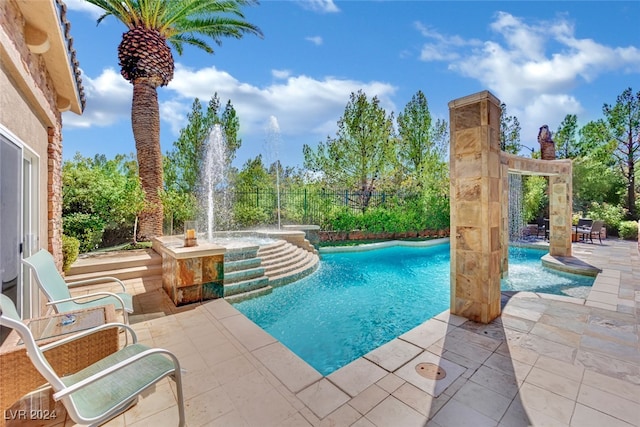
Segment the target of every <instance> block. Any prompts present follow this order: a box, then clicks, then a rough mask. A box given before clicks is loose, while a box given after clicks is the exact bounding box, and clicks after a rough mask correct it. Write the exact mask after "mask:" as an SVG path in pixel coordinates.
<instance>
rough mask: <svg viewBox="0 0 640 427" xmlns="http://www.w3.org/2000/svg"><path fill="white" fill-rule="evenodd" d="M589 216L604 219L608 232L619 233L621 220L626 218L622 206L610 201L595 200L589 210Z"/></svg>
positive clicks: (594, 218)
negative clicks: (611, 203)
mask: <svg viewBox="0 0 640 427" xmlns="http://www.w3.org/2000/svg"><path fill="white" fill-rule="evenodd" d="M587 218H591V219H593V220H596V219H601V220H603V221H604V223H605V225H606V227H607V232H608V233H609V234H612V232H614V233H617V232H618V228H619V226H620V222H621V221H622V219H623V218H624V209H623V208H622V207H621V206H616V205H610V204H609V203H598V202H593V203H591V206H590V207H589V210H588V211H587Z"/></svg>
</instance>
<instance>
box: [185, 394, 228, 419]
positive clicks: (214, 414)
mask: <svg viewBox="0 0 640 427" xmlns="http://www.w3.org/2000/svg"><path fill="white" fill-rule="evenodd" d="M233 409H234V407H233V403H232V402H231V399H229V396H227V394H226V392H225V390H224V389H223V388H222V387H217V388H214V389H212V390H209V391H207V392H205V393H202V394H199V395H198V396H195V397H193V398H191V399H189V400H187V401H185V413H186V417H187V425H193V426H201V425H205V424H209V423H211V422H212V421H213V420H215V419H216V418H218V417H220V416H222V415H224V414H226V413H228V412H231V411H232V410H233Z"/></svg>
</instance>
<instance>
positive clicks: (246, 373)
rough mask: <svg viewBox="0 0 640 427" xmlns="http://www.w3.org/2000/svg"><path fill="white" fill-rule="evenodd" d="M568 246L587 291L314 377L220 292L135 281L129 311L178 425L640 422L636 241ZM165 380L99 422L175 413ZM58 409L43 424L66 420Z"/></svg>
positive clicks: (410, 341) (449, 325)
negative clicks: (204, 296) (423, 370)
mask: <svg viewBox="0 0 640 427" xmlns="http://www.w3.org/2000/svg"><path fill="white" fill-rule="evenodd" d="M573 253H574V256H575V257H577V258H579V259H580V260H581V261H582V262H584V263H588V264H591V265H594V266H596V267H599V268H600V269H602V273H600V274H599V276H598V277H597V279H596V282H595V284H594V286H593V289H592V291H591V292H590V294H589V297H588V298H587V300H586V301H585V300H581V299H575V298H567V297H559V296H553V295H541V294H533V293H518V294H515V295H506V294H503V298H502V300H503V311H502V315H501V316H500V317H499V318H497V319H496V320H494V321H493V322H491V323H490V324H488V325H482V324H477V323H473V322H470V321H466V319H464V318H460V317H457V316H453V315H449V313H448V312H444V313H442V314H440V315H439V316H437V317H436V318H434V319H431V320H429V321H427V322H425V323H424V324H422V325H420V326H418V327H417V328H415V329H413V330H411V331H409V332H407V333H405V334H404V335H402V336H400V337H399V338H397V339H395V340H393V341H391V342H390V343H388V344H386V345H384V346H382V347H380V348H378V349H376V350H374V351H372V352H371V353H369V354H367V355H366V356H364V357H363V358H360V359H358V360H356V361H354V362H352V363H351V364H349V365H347V366H345V367H344V368H342V369H340V370H338V371H336V372H334V373H333V374H331V375H329V376H328V377H325V378H323V377H322V376H321V375H320V374H319V373H318V372H316V371H315V370H314V369H313V368H311V367H310V366H308V365H307V364H306V363H304V362H303V361H302V360H301V359H299V358H298V357H297V356H295V355H294V354H293V353H291V352H290V351H289V350H288V349H287V348H286V347H284V346H283V345H282V344H280V343H279V342H278V341H276V340H275V339H274V338H273V337H271V336H270V335H268V334H267V333H266V332H264V331H263V330H262V329H260V328H259V327H258V326H256V325H255V324H254V323H252V322H251V321H250V320H248V319H247V318H246V317H244V316H243V315H242V314H240V313H239V312H238V311H237V310H236V309H235V308H233V306H231V305H230V304H229V303H227V302H226V301H224V300H213V301H209V302H206V303H203V304H192V305H188V306H183V307H178V308H176V307H175V306H174V305H173V304H172V303H171V301H170V300H169V298H168V297H167V295H166V294H165V293H164V291H163V290H162V288H161V284H160V283H154V282H149V281H147V282H146V283H142V282H140V283H138V284H135V285H133V286H132V287H131V289H130V291H131V292H134V293H135V294H136V297H135V298H134V304H135V313H134V314H133V315H131V317H130V319H131V323H132V325H133V327H134V329H135V330H136V331H137V332H138V336H139V338H140V341H142V342H144V343H147V344H149V345H152V346H157V347H164V348H167V349H169V350H171V351H173V352H174V353H175V354H176V355H177V356H178V357H179V358H180V361H181V363H182V365H183V367H184V368H185V369H186V370H187V371H188V373H187V374H186V375H185V376H184V391H185V401H186V412H187V424H188V425H189V426H205V425H206V426H218V425H219V426H325V425H326V426H351V425H353V426H359V427H364V426H379V427H382V426H425V425H427V426H434V427H438V426H441V427H447V426H465V425H469V426H525V425H551V426H570V425H571V426H580V427H588V426H603V425H606V426H640V347H639V341H638V317H637V316H638V313H640V311H639V310H638V307H639V305H638V304H639V303H640V255H639V253H638V246H637V242H633V241H619V240H614V239H606V240H605V241H603V245H599V244H597V243H596V244H588V243H574V245H573ZM419 363H423V364H429V363H434V364H438V365H439V366H440V368H442V369H444V370H445V371H446V376H445V377H444V378H442V379H439V380H435V379H429V378H425V377H424V376H421V375H419V374H418V373H417V372H418V371H417V370H416V365H417V364H419ZM423 366H426V365H423ZM172 386H173V385H172V383H170V382H169V381H168V380H165V381H164V382H161V383H160V385H159V386H157V387H156V389H155V392H153V393H149V394H148V395H147V396H145V397H144V398H143V399H141V400H140V402H139V403H138V404H137V405H136V406H135V407H133V408H132V409H130V410H129V411H127V412H126V413H125V414H123V415H121V416H119V417H117V418H115V419H114V420H112V421H111V422H110V423H108V424H107V425H109V426H138V425H139V426H146V425H153V424H156V425H162V426H165V425H175V424H176V423H177V416H178V413H177V409H176V400H175V392H174V390H172ZM56 409H57V411H58V412H57V413H58V414H60V415H61V416H60V417H58V418H57V419H56V420H52V423H51V424H50V425H69V424H65V423H64V422H62V418H63V417H62V415H63V412H60V410H61V408H60V407H59V405H58V407H57V408H56ZM7 425H11V424H10V422H7Z"/></svg>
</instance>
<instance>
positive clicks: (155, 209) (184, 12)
mask: <svg viewBox="0 0 640 427" xmlns="http://www.w3.org/2000/svg"><path fill="white" fill-rule="evenodd" d="M87 1H89V3H92V4H94V5H96V6H98V7H100V8H101V9H103V10H104V11H105V13H104V14H103V15H102V16H100V18H99V19H98V23H100V22H102V20H103V19H105V18H106V17H107V16H110V15H111V16H114V17H115V18H116V19H118V20H119V21H121V22H122V23H124V24H125V26H126V27H127V31H126V32H125V33H124V34H123V35H122V42H121V43H120V45H119V46H118V59H119V65H120V67H121V70H120V73H121V74H122V76H123V77H124V78H125V79H126V80H127V81H129V82H130V83H131V84H132V85H133V100H132V106H131V125H132V128H133V137H134V139H135V143H136V151H137V155H138V167H139V172H138V173H139V175H140V180H141V183H142V188H143V189H144V192H145V198H146V202H147V203H146V207H145V210H144V211H143V212H142V214H141V216H140V230H139V237H140V238H141V239H145V240H146V239H148V238H150V237H153V236H157V235H162V222H163V213H162V203H161V199H160V197H161V190H162V187H163V173H162V172H163V164H162V163H163V159H162V151H161V149H160V110H159V105H158V93H157V88H158V87H161V86H166V85H167V84H169V82H170V81H171V80H172V79H173V71H174V65H175V64H174V59H173V55H172V53H171V48H170V47H169V44H171V46H173V48H174V49H175V50H176V52H177V53H178V54H179V55H181V54H182V52H183V47H184V45H191V46H195V47H197V48H200V49H203V50H204V51H206V52H208V53H213V48H212V47H211V46H210V44H209V43H208V41H207V40H206V38H209V39H212V40H213V41H214V42H215V43H216V44H218V45H220V44H221V43H222V39H223V38H225V37H233V38H241V37H242V36H243V35H244V34H255V35H259V36H262V32H261V31H260V29H259V28H258V27H256V26H255V25H253V24H250V23H248V22H246V21H245V20H244V15H243V13H242V10H241V7H242V6H246V5H251V4H254V2H253V1H251V0H224V1H220V0H87ZM203 36H204V37H205V38H202V37H203Z"/></svg>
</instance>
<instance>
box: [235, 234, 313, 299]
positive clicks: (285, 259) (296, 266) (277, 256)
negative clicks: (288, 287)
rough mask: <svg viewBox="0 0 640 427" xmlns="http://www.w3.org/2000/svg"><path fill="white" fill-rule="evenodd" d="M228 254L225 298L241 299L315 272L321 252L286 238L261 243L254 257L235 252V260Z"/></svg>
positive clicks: (265, 291) (264, 292) (257, 294)
mask: <svg viewBox="0 0 640 427" xmlns="http://www.w3.org/2000/svg"><path fill="white" fill-rule="evenodd" d="M227 259H228V258H227V256H226V254H225V274H224V298H225V299H229V300H231V301H239V300H243V299H247V298H254V297H256V296H260V295H264V294H266V293H269V292H271V289H272V288H273V287H274V286H282V285H285V284H288V283H291V282H294V281H296V280H298V279H301V278H302V277H304V276H307V275H309V274H311V273H312V272H314V271H315V270H316V268H318V263H319V260H320V258H319V256H318V254H317V253H315V252H312V251H310V250H309V248H307V247H306V246H305V247H304V248H302V247H299V246H296V245H295V244H292V243H290V242H287V241H285V240H279V241H277V242H275V243H270V244H268V245H264V246H261V247H260V248H259V249H258V250H257V251H256V253H255V254H254V258H251V255H250V254H246V253H245V254H244V255H242V256H240V255H239V254H237V253H234V254H233V255H232V256H231V259H232V261H227Z"/></svg>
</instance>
